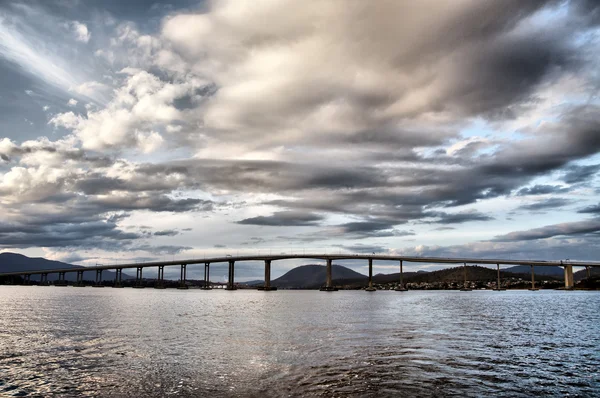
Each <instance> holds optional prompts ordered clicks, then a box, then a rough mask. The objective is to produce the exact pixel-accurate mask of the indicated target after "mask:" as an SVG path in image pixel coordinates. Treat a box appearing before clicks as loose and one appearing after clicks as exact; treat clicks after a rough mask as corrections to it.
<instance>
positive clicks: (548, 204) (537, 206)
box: [517, 198, 574, 211]
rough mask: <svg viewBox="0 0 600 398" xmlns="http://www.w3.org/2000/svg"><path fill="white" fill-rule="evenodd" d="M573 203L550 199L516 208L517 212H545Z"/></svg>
mask: <svg viewBox="0 0 600 398" xmlns="http://www.w3.org/2000/svg"><path fill="white" fill-rule="evenodd" d="M573 203H574V201H572V200H568V199H563V198H550V199H546V200H540V201H538V202H535V203H531V204H528V205H522V206H519V207H518V208H517V210H532V211H537V210H546V209H555V208H558V207H564V206H567V205H570V204H573Z"/></svg>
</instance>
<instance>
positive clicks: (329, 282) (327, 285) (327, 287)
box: [320, 258, 337, 292]
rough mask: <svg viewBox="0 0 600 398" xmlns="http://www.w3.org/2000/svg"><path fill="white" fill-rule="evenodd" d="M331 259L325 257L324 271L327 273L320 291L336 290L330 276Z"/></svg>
mask: <svg viewBox="0 0 600 398" xmlns="http://www.w3.org/2000/svg"><path fill="white" fill-rule="evenodd" d="M331 261H332V260H331V259H330V258H328V259H327V267H326V268H325V272H326V274H327V281H326V282H325V286H324V287H322V288H321V289H320V290H321V291H322V292H336V291H337V289H336V288H335V287H333V279H332V277H331V269H332V265H331Z"/></svg>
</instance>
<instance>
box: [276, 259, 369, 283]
mask: <svg viewBox="0 0 600 398" xmlns="http://www.w3.org/2000/svg"><path fill="white" fill-rule="evenodd" d="M326 272H327V271H326V267H325V266H324V265H317V264H309V265H302V266H300V267H296V268H294V269H292V270H290V271H288V272H286V273H285V274H284V275H282V276H280V277H279V278H277V279H274V280H273V281H272V282H271V285H272V286H277V287H280V288H293V289H314V288H318V287H320V286H323V285H324V284H325V280H326V279H327V274H326ZM331 277H332V279H333V280H334V281H339V280H346V279H366V278H367V277H366V276H365V275H363V274H360V273H358V272H356V271H353V270H351V269H350V268H346V267H344V266H342V265H337V264H333V265H332V266H331Z"/></svg>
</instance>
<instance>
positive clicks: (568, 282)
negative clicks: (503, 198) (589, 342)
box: [0, 254, 600, 291]
mask: <svg viewBox="0 0 600 398" xmlns="http://www.w3.org/2000/svg"><path fill="white" fill-rule="evenodd" d="M289 259H307V260H324V261H326V262H327V267H326V270H327V272H326V275H327V276H326V280H325V281H324V282H325V286H324V287H322V288H321V290H322V291H335V290H337V289H336V288H335V287H334V286H333V281H332V277H331V268H332V262H333V261H336V260H365V261H367V262H368V264H369V286H368V287H367V289H366V290H368V291H374V290H375V289H374V288H373V261H375V260H379V261H388V262H389V261H396V262H398V263H399V268H400V277H399V281H398V282H399V287H398V288H397V289H396V290H398V291H404V290H406V289H405V287H404V281H403V264H404V263H406V262H410V263H429V264H432V263H433V264H463V265H464V269H465V273H464V275H465V276H464V279H465V285H464V289H463V290H469V289H468V286H467V272H466V266H467V264H490V265H496V267H497V272H498V281H497V290H501V289H500V264H502V265H529V266H530V267H531V289H530V290H537V289H536V288H535V275H534V268H533V267H534V266H536V267H538V266H541V267H551V266H560V267H563V268H564V272H565V288H566V289H572V288H573V286H574V281H573V267H585V268H586V270H587V273H588V277H589V276H590V268H591V267H600V262H580V261H568V260H566V261H562V260H559V261H544V260H514V259H486V258H446V257H420V256H389V255H377V254H336V255H330V254H279V255H257V256H252V255H248V256H235V257H233V256H225V257H213V258H203V259H187V260H177V261H155V262H147V263H131V264H118V265H96V266H93V267H85V268H60V269H51V270H39V271H19V272H5V273H0V277H7V276H20V277H22V278H23V279H24V281H25V283H29V281H30V278H31V275H41V283H42V285H44V284H48V274H58V281H57V283H56V284H57V285H65V286H66V281H65V274H67V273H77V283H76V286H83V272H84V271H86V272H87V271H96V285H95V286H98V287H100V286H103V285H102V271H103V270H114V271H115V281H114V287H122V285H121V276H122V273H123V270H124V269H134V268H135V269H136V282H135V286H134V287H143V286H142V280H143V271H144V269H145V268H149V267H158V275H157V285H156V287H157V288H164V285H163V281H164V268H165V267H169V266H180V267H181V272H180V279H179V280H180V288H184V289H185V288H187V285H186V278H187V266H188V265H190V264H204V288H205V289H207V288H209V285H210V265H211V264H214V263H228V264H229V277H228V279H227V285H226V289H227V290H236V285H235V282H234V281H235V263H236V262H241V261H263V262H264V266H265V285H264V287H262V288H261V290H266V291H269V290H275V288H274V287H271V263H272V262H273V261H280V260H289Z"/></svg>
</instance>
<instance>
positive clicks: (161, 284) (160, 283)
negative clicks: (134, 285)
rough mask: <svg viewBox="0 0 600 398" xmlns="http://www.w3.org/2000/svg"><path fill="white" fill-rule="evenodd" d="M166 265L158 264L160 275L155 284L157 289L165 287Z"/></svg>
mask: <svg viewBox="0 0 600 398" xmlns="http://www.w3.org/2000/svg"><path fill="white" fill-rule="evenodd" d="M164 279H165V266H164V265H159V266H158V276H157V277H156V283H155V284H154V288H155V289H165V283H164Z"/></svg>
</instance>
